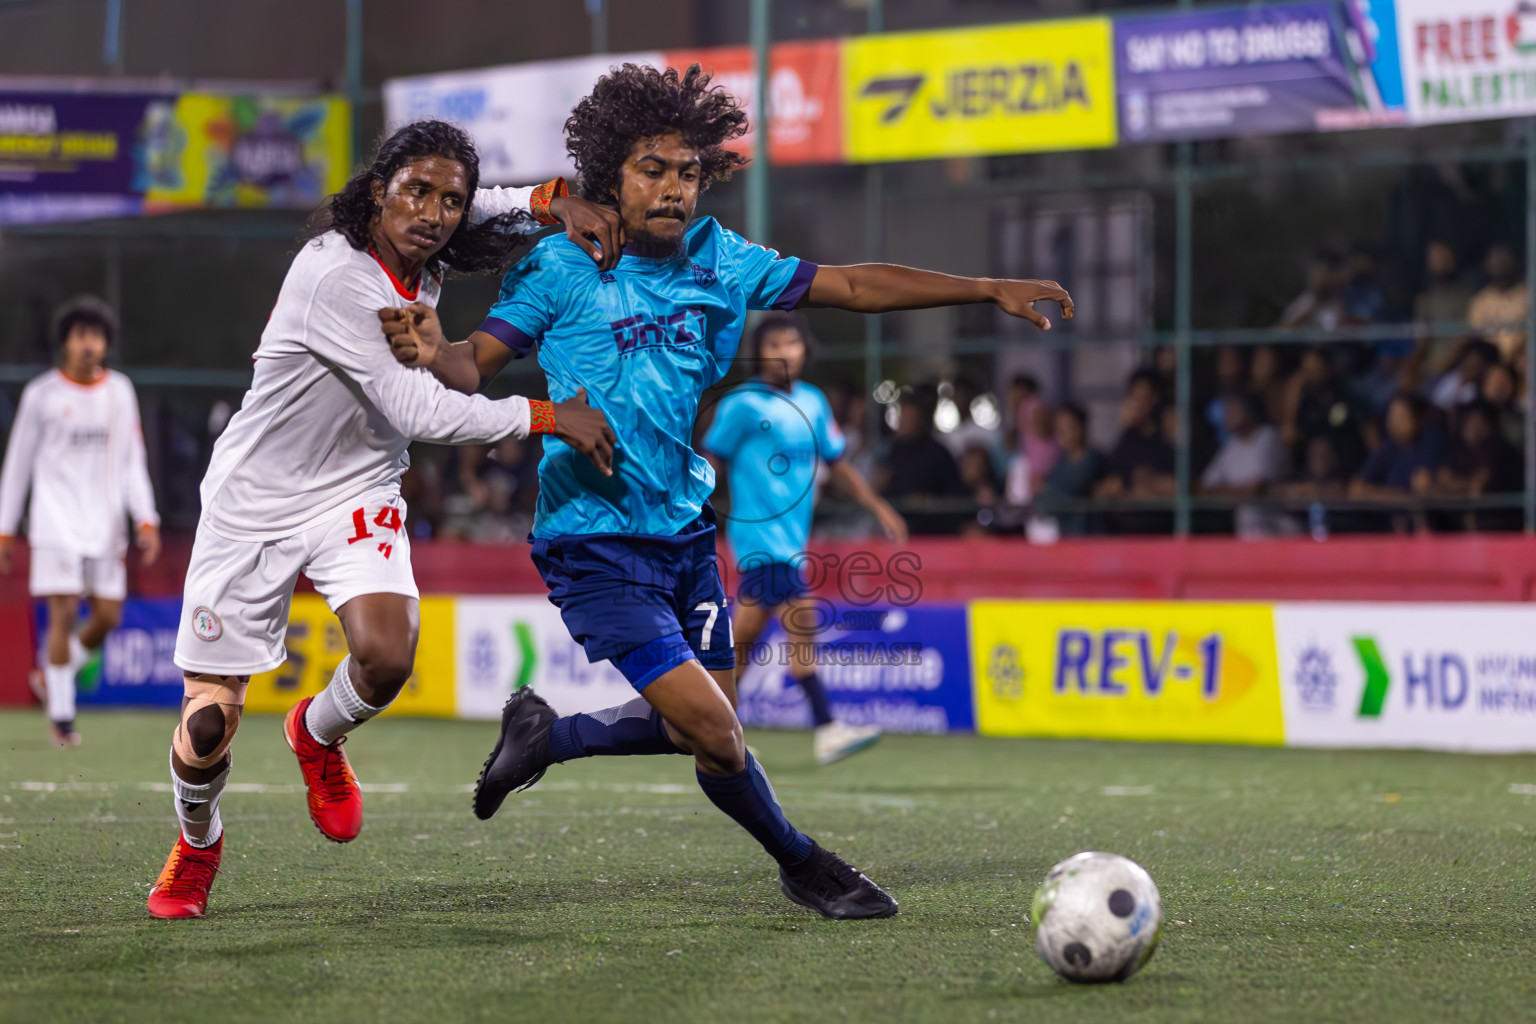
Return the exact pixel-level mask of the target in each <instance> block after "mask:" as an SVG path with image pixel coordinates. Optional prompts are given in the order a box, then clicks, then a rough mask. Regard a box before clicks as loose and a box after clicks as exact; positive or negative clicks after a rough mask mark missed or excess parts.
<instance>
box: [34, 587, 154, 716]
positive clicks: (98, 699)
mask: <svg viewBox="0 0 1536 1024" xmlns="http://www.w3.org/2000/svg"><path fill="white" fill-rule="evenodd" d="M35 607H36V615H37V635H38V637H40V638H41V637H42V636H43V635H44V633H45V631H46V629H47V624H48V606H47V604H46V603H45V602H43V601H38V602H36V603H35ZM80 614H81V617H82V618H83V617H84V615H85V608H84V605H83V604H82V605H81V613H80ZM180 618H181V598H179V597H160V598H139V597H130V598H129V599H128V600H127V601H125V602H123V624H122V626H121V627H119V628H118V629H114V630H113V631H112V632H111V633H109V634H108V635H107V642H106V643H105V644H103V645H102V649H101V657H100V660H99V662H98V663H96V664H94V665H87V666H86V668H85V670H84V671H82V672H81V673H80V676H79V680H78V687H79V688H78V698H77V699H78V701H79V703H80V704H81V705H125V704H126V705H140V706H146V705H147V706H150V707H171V708H174V707H180V706H181V693H182V685H181V669H179V668H177V667H176V663H175V661H174V660H173V659H174V657H175V654H176V624H177V622H178V621H179V620H180Z"/></svg>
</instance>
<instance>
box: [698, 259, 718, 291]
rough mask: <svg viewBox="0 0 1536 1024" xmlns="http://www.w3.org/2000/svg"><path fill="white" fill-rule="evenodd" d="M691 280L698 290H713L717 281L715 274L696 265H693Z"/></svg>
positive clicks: (706, 268)
mask: <svg viewBox="0 0 1536 1024" xmlns="http://www.w3.org/2000/svg"><path fill="white" fill-rule="evenodd" d="M693 280H694V283H695V284H697V285H698V286H699V287H700V288H713V287H714V286H715V282H716V281H717V280H719V278H717V277H716V276H715V272H714V271H713V270H710V269H709V268H708V267H701V266H699V265H698V264H697V263H695V264H694V265H693Z"/></svg>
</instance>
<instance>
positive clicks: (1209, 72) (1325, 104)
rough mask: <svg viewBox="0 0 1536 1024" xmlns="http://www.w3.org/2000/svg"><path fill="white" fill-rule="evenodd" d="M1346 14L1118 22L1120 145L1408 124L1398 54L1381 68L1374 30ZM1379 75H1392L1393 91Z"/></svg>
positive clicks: (1253, 13)
mask: <svg viewBox="0 0 1536 1024" xmlns="http://www.w3.org/2000/svg"><path fill="white" fill-rule="evenodd" d="M1340 10H1341V9H1340V7H1339V5H1338V4H1336V3H1326V2H1318V3H1299V4H1283V5H1276V6H1262V7H1259V6H1255V7H1243V8H1235V9H1230V10H1216V11H1202V12H1198V13H1195V12H1192V13H1178V14H1157V15H1148V16H1132V17H1124V18H1117V19H1116V20H1115V69H1116V87H1117V89H1118V90H1119V98H1120V136H1121V139H1122V140H1123V141H1125V142H1166V141H1172V140H1177V139H1200V138H1230V137H1233V136H1241V135H1271V134H1280V133H1285V132H1312V131H1320V130H1328V129H1337V128H1359V127H1366V126H1368V125H1380V124H1400V123H1403V122H1404V121H1406V117H1407V115H1406V113H1405V112H1404V111H1403V109H1402V101H1401V85H1400V78H1399V79H1398V81H1396V82H1394V81H1393V80H1392V76H1393V75H1397V74H1399V73H1398V71H1397V67H1396V56H1397V54H1396V49H1395V48H1393V50H1392V51H1391V53H1390V59H1388V58H1387V57H1386V56H1383V59H1381V60H1380V61H1379V62H1378V63H1379V66H1378V63H1373V62H1371V61H1370V60H1368V59H1367V58H1368V57H1372V56H1376V50H1375V48H1374V42H1373V40H1372V38H1371V36H1372V34H1371V33H1370V32H1369V31H1368V30H1367V29H1365V28H1364V27H1363V26H1364V25H1365V22H1364V21H1359V22H1351V21H1348V20H1346V19H1344V18H1342V17H1341V16H1340ZM1365 17H1368V15H1365ZM1394 29H1395V26H1394ZM1376 73H1380V74H1382V75H1384V76H1386V78H1387V79H1388V83H1387V86H1386V88H1385V89H1383V87H1382V86H1381V84H1380V83H1378V81H1377V77H1376ZM1394 100H1395V105H1394V104H1393V101H1394Z"/></svg>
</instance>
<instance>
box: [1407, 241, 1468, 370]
mask: <svg viewBox="0 0 1536 1024" xmlns="http://www.w3.org/2000/svg"><path fill="white" fill-rule="evenodd" d="M1424 278H1425V284H1424V288H1423V290H1422V291H1420V292H1419V294H1418V296H1417V297H1416V298H1415V299H1414V300H1413V319H1414V321H1415V322H1417V323H1419V324H1421V325H1423V326H1425V327H1431V326H1435V325H1446V324H1464V323H1466V322H1467V307H1469V306H1470V305H1471V304H1472V287H1471V286H1470V285H1469V284H1467V282H1466V281H1465V280H1463V279H1462V274H1461V267H1460V265H1459V262H1458V260H1457V259H1456V250H1455V248H1453V247H1452V246H1451V243H1449V242H1446V241H1443V240H1441V239H1435V240H1433V241H1431V242H1430V243H1429V244H1428V245H1427V246H1425V247H1424ZM1456 345H1457V339H1456V338H1454V337H1444V338H1428V339H1425V341H1424V342H1423V348H1424V351H1423V353H1422V355H1421V356H1420V358H1421V359H1422V361H1423V365H1424V368H1425V370H1426V372H1427V373H1428V374H1429V375H1430V376H1431V378H1433V377H1438V376H1440V375H1441V374H1443V373H1446V372H1447V371H1448V370H1450V368H1451V364H1452V363H1454V362H1455V359H1456Z"/></svg>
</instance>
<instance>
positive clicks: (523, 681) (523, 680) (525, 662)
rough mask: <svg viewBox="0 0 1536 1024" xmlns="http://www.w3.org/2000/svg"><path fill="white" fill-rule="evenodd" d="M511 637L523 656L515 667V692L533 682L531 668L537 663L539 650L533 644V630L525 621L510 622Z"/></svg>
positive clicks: (513, 686)
mask: <svg viewBox="0 0 1536 1024" xmlns="http://www.w3.org/2000/svg"><path fill="white" fill-rule="evenodd" d="M512 639H513V640H515V641H517V649H518V652H519V653H520V654H522V656H523V657H522V663H521V664H520V665H519V666H518V669H517V679H516V680H514V681H513V683H512V690H513V692H516V691H518V690H521V689H522V688H523V687H525V686H527V685H528V684H529V683H531V682H533V670H534V669H535V668H537V667H538V665H539V651H538V648H537V647H535V646H534V645H533V630H532V629H530V628H529V627H528V623H526V622H514V623H513V624H512Z"/></svg>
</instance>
